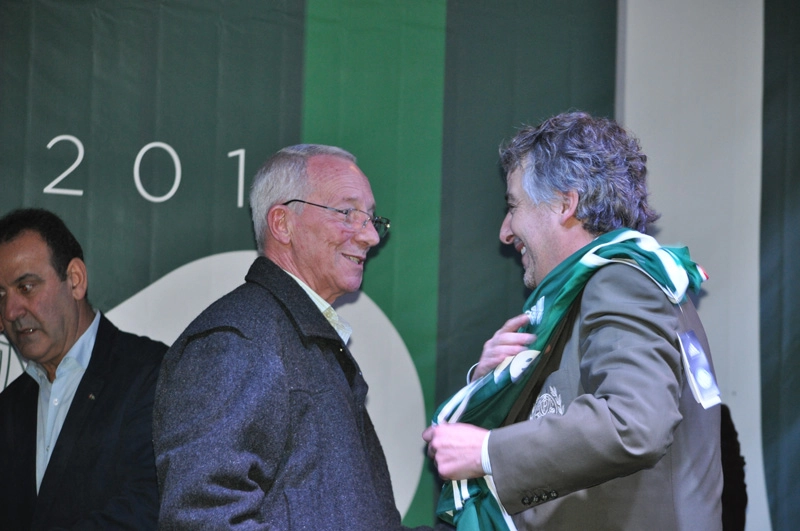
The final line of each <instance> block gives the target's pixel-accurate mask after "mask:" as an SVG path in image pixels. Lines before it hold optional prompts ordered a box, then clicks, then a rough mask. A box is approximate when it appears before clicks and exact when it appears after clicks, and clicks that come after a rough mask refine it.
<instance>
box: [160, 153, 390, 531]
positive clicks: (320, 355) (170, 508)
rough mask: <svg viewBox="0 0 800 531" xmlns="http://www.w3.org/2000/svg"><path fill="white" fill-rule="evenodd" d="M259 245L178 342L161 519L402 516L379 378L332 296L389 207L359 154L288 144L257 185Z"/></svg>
mask: <svg viewBox="0 0 800 531" xmlns="http://www.w3.org/2000/svg"><path fill="white" fill-rule="evenodd" d="M250 207H251V209H252V216H253V227H254V230H255V235H256V241H257V244H258V252H259V257H258V258H257V259H256V261H255V262H254V263H253V265H252V266H251V268H250V271H249V272H248V274H247V276H246V277H245V283H244V284H242V285H241V286H239V287H238V288H237V289H235V290H234V291H232V292H231V293H229V294H228V295H226V296H224V297H222V298H221V299H220V300H218V301H217V302H215V303H214V304H212V305H211V306H210V307H209V308H207V309H206V310H205V311H204V312H203V313H202V314H201V315H200V316H199V317H198V318H197V319H196V320H195V321H194V322H193V323H192V324H190V325H189V327H188V328H187V329H186V331H185V332H184V333H183V334H182V335H181V336H180V338H179V339H178V340H177V341H176V342H175V344H174V345H173V346H172V348H171V349H170V350H169V352H168V353H167V355H166V357H165V360H164V364H163V370H162V373H161V377H160V379H159V384H158V388H157V391H156V404H155V411H154V443H155V451H156V465H157V469H158V479H159V486H160V489H161V515H160V527H161V528H162V529H192V530H194V529H226V528H232V527H236V528H237V529H285V530H288V529H314V530H331V531H334V530H335V531H342V530H348V531H358V530H364V531H374V530H376V529H380V530H392V529H402V525H401V522H400V515H399V513H398V511H397V509H396V507H395V503H394V496H393V493H392V486H391V482H390V478H389V471H388V468H387V465H386V460H385V457H384V454H383V449H382V448H381V445H380V443H379V441H378V437H377V435H376V433H375V430H374V428H373V425H372V422H371V420H370V417H369V414H368V413H367V410H366V407H365V398H366V393H367V384H366V382H365V381H364V379H363V377H362V375H361V371H360V370H359V367H358V365H357V363H356V361H355V360H354V359H353V357H352V356H351V355H350V352H349V351H348V349H347V346H346V345H347V341H348V338H349V336H350V333H351V328H350V326H349V325H348V324H347V323H346V322H344V321H342V320H341V319H339V318H338V317H337V315H336V312H335V310H334V309H333V307H332V306H331V304H332V303H333V302H334V301H335V300H336V299H337V298H338V297H339V296H341V295H343V294H345V293H350V292H353V291H356V290H358V289H359V287H360V286H361V280H362V276H363V273H364V262H365V261H366V259H367V253H368V251H369V249H370V248H371V247H374V246H375V245H377V244H378V243H379V242H380V240H381V237H383V236H385V235H386V232H387V230H388V228H389V220H388V219H386V218H381V217H377V216H375V199H374V197H373V195H372V190H371V188H370V184H369V181H368V180H367V177H366V176H365V175H364V174H363V173H362V172H361V170H360V169H359V168H358V166H357V165H356V160H355V157H353V155H351V154H350V153H348V152H346V151H344V150H342V149H340V148H336V147H331V146H322V145H298V146H292V147H288V148H285V149H282V150H280V151H279V152H278V153H276V154H275V155H274V156H273V157H272V158H270V159H269V160H268V161H267V162H266V163H265V164H264V166H263V167H262V168H261V169H260V170H259V171H258V173H257V174H256V176H255V179H254V182H253V185H252V190H251V194H250Z"/></svg>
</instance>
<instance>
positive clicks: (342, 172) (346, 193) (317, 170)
mask: <svg viewBox="0 0 800 531" xmlns="http://www.w3.org/2000/svg"><path fill="white" fill-rule="evenodd" d="M307 171H308V179H309V184H310V185H311V189H310V193H311V194H312V195H314V196H315V197H318V198H321V199H324V200H338V201H348V202H353V201H362V202H363V203H365V205H366V206H370V207H372V206H373V205H374V203H375V199H374V197H373V195H372V187H371V186H370V183H369V179H367V176H366V175H364V173H363V172H362V171H361V169H360V168H359V167H358V166H357V165H356V163H355V162H352V161H350V160H347V159H345V158H342V157H337V156H334V155H316V156H314V157H311V158H310V159H308V165H307Z"/></svg>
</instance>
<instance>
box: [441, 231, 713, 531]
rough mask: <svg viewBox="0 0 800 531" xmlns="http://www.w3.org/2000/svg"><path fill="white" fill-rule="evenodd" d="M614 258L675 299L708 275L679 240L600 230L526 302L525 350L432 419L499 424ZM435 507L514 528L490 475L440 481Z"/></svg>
mask: <svg viewBox="0 0 800 531" xmlns="http://www.w3.org/2000/svg"><path fill="white" fill-rule="evenodd" d="M612 262H616V263H624V264H627V265H630V266H632V267H635V268H637V269H639V270H640V271H642V272H644V273H645V274H646V275H648V276H649V277H650V278H651V279H652V280H653V282H655V283H656V284H657V285H658V286H659V287H660V288H661V290H662V291H663V292H664V294H665V295H666V296H667V297H668V298H669V300H670V301H672V303H673V304H681V303H682V302H683V301H684V297H685V296H686V290H687V288H690V287H691V288H692V289H693V290H695V291H697V290H699V289H700V284H701V283H702V282H703V281H704V280H705V279H706V278H707V277H706V274H705V272H704V271H703V270H702V268H701V267H700V266H698V265H697V264H695V263H694V262H692V261H691V259H690V257H689V251H688V249H686V248H685V247H683V248H668V247H661V246H660V245H659V244H658V242H657V241H656V240H655V239H654V238H652V237H651V236H648V235H646V234H641V233H639V232H636V231H633V230H629V229H619V230H615V231H612V232H609V233H606V234H603V235H601V236H599V237H598V238H596V239H595V240H594V241H592V242H591V243H590V244H588V245H586V246H585V247H583V248H582V249H580V250H578V251H577V252H575V253H573V254H572V255H571V256H569V257H568V258H567V259H566V260H564V261H563V262H561V263H560V264H559V265H558V266H557V267H556V268H555V269H553V270H552V271H551V272H550V273H549V274H548V275H547V276H546V277H545V278H544V280H543V281H542V283H541V284H540V285H539V286H538V287H537V288H536V289H535V290H534V292H533V293H531V296H530V297H529V298H528V300H527V301H526V302H525V306H524V311H525V313H527V314H528V317H529V319H530V324H529V325H527V326H525V327H523V328H521V329H520V331H521V332H530V333H533V334H536V340H535V341H534V343H533V344H531V345H530V350H527V351H525V352H521V353H519V354H517V355H516V356H513V357H510V358H507V359H506V360H505V361H504V362H503V363H501V364H500V365H498V366H497V367H496V368H495V369H494V371H493V372H491V373H489V374H487V375H486V376H484V377H483V378H481V379H479V380H477V381H475V382H471V383H470V384H469V385H467V386H466V387H464V388H463V389H461V390H460V391H459V392H458V393H456V394H455V395H454V396H453V397H452V398H450V399H449V400H447V401H446V402H444V403H443V404H442V405H441V406H439V408H438V409H437V411H436V413H435V414H434V417H433V423H434V424H441V423H445V422H466V423H469V424H474V425H476V426H480V427H482V428H486V429H493V428H497V427H498V426H500V425H501V423H502V422H503V420H504V419H505V418H506V416H507V414H508V412H509V410H510V409H511V407H512V405H513V404H514V403H515V402H516V400H517V398H518V397H519V394H520V393H521V392H522V389H524V388H525V383H526V381H527V379H528V378H529V377H530V375H531V374H532V373H533V372H534V368H535V367H536V364H537V362H538V355H539V352H540V351H541V350H542V349H543V348H544V347H545V345H547V342H548V341H549V340H550V336H551V335H552V334H553V331H554V330H555V329H556V327H557V325H558V323H559V322H560V321H561V320H562V319H563V318H564V316H565V315H566V312H567V310H568V309H569V307H570V305H571V304H572V302H573V301H574V300H575V298H576V297H577V296H578V294H579V293H580V292H581V290H582V289H583V287H584V286H585V285H586V282H587V281H588V280H589V278H590V277H591V276H592V275H593V274H594V272H595V271H597V269H598V268H600V267H602V266H604V265H606V264H609V263H612ZM436 512H437V515H438V516H439V517H440V518H441V519H443V520H444V521H446V522H449V523H451V524H453V525H455V526H456V528H457V529H458V530H459V531H515V529H516V528H515V526H514V524H513V522H512V521H511V518H510V517H509V516H508V514H507V513H506V512H505V509H503V506H502V504H501V503H500V500H499V499H498V498H497V496H496V492H495V489H494V483H493V481H492V478H491V477H490V476H486V477H485V478H478V479H475V480H468V481H451V482H448V483H446V484H445V485H444V487H443V488H442V493H441V496H440V498H439V506H438V507H437V511H436Z"/></svg>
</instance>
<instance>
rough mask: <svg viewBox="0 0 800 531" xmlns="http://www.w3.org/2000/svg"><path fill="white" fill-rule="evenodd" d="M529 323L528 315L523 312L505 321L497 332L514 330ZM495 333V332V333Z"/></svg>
mask: <svg viewBox="0 0 800 531" xmlns="http://www.w3.org/2000/svg"><path fill="white" fill-rule="evenodd" d="M529 323H530V320H529V319H528V316H527V315H526V314H524V313H522V314H519V315H516V316H514V317H512V318H511V319H509V320H508V321H506V322H505V324H504V325H503V326H502V327H500V330H498V333H499V332H516V331H517V330H518V329H520V328H521V327H523V326H525V325H527V324H529ZM495 335H496V334H495Z"/></svg>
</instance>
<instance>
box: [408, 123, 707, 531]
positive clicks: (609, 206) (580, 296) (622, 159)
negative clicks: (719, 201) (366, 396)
mask: <svg viewBox="0 0 800 531" xmlns="http://www.w3.org/2000/svg"><path fill="white" fill-rule="evenodd" d="M501 159H502V163H503V168H504V170H505V171H506V201H507V205H508V212H507V214H506V217H505V219H504V220H503V223H502V225H501V227H500V240H501V241H502V242H503V243H504V244H508V245H513V247H514V248H515V249H516V250H517V252H519V253H520V254H521V257H522V265H523V268H524V277H523V280H524V283H525V285H526V286H527V287H528V288H530V289H532V290H533V292H532V294H531V296H530V298H529V299H528V302H527V303H526V305H525V310H526V315H521V316H518V317H517V318H513V319H511V320H509V321H508V322H507V324H506V326H505V327H504V328H502V329H501V330H500V331H499V332H498V333H497V334H495V336H494V337H493V338H492V339H490V340H489V341H488V342H487V344H486V347H487V349H488V347H492V348H495V349H496V352H500V350H499V349H497V348H496V347H497V345H498V344H505V345H506V346H507V347H508V348H509V349H510V350H513V352H510V354H517V353H519V354H518V355H517V356H516V357H515V358H514V360H513V361H511V362H510V363H509V364H501V365H500V366H498V369H496V370H494V372H493V373H492V374H489V375H487V377H486V379H483V380H480V383H481V384H483V386H484V387H483V388H481V393H482V394H480V399H481V400H487V401H488V400H491V401H492V402H491V403H492V404H493V406H494V407H490V408H484V409H483V410H479V409H477V407H476V406H475V404H472V405H471V406H467V407H465V408H464V409H463V410H465V411H466V414H465V415H464V417H463V418H464V419H467V420H462V421H459V419H453V418H452V417H449V418H447V419H442V420H443V421H442V422H438V423H437V425H435V426H432V427H430V428H428V429H427V430H426V431H425V433H424V434H423V437H424V439H425V440H426V441H427V442H428V443H429V447H428V453H429V455H430V456H431V457H432V458H433V459H434V461H435V464H436V466H437V468H438V470H439V473H440V474H441V475H442V476H443V477H445V478H447V479H451V480H471V481H473V482H476V483H477V484H478V485H481V483H480V482H481V481H483V482H485V484H487V485H490V486H491V487H493V488H491V489H486V494H487V499H489V500H493V501H496V502H497V504H496V505H495V506H493V505H491V504H488V503H484V501H483V500H478V501H477V502H476V501H474V496H473V497H472V498H469V499H471V500H473V501H469V499H468V500H466V501H465V500H464V498H465V497H466V496H463V495H462V496H461V499H460V500H459V501H460V502H461V504H462V505H463V506H467V505H472V506H475V507H477V512H478V513H479V514H486V511H491V510H492V509H493V508H494V507H497V508H498V510H497V511H495V513H496V514H497V517H498V521H499V522H500V526H499V527H497V529H504V528H509V529H510V528H513V527H515V528H516V529H519V530H523V529H525V530H527V529H537V530H538V529H559V530H560V529H595V530H605V529H615V530H622V529H624V530H637V531H638V530H641V529H649V528H654V529H671V530H694V529H703V530H708V531H711V530H720V529H721V526H722V519H721V504H720V496H721V492H722V470H721V460H720V408H719V406H718V405H717V404H719V389H718V388H717V386H716V384H715V383H714V378H713V366H712V364H711V357H710V351H709V346H708V342H707V339H706V335H705V332H704V331H703V325H702V324H701V322H700V319H699V317H698V314H697V312H696V310H695V308H694V306H693V304H692V302H691V300H689V298H688V297H687V293H686V292H687V289H688V288H690V287H691V288H694V289H695V290H698V289H699V287H700V283H701V282H702V281H703V280H704V279H705V274H704V272H703V271H702V269H701V268H699V266H697V264H695V263H694V262H692V261H691V260H690V259H689V255H688V251H687V250H686V249H685V248H683V249H675V248H665V247H662V246H660V245H659V244H658V242H656V241H655V239H653V238H652V237H650V236H648V235H647V234H644V232H645V231H646V229H647V227H648V225H649V224H650V223H651V222H653V221H655V220H656V219H657V217H658V215H657V214H656V212H654V211H653V210H652V209H651V208H650V206H649V204H648V201H647V186H646V181H645V176H646V171H647V170H646V165H645V162H646V157H645V155H644V154H643V153H642V152H641V149H640V146H639V143H638V141H637V140H636V139H635V138H633V137H632V136H630V135H629V133H627V132H626V131H625V130H624V129H623V128H622V127H620V126H619V125H618V124H617V123H615V122H613V121H611V120H607V119H602V118H594V117H592V116H589V115H588V114H586V113H581V112H574V113H565V114H560V115H557V116H554V117H552V118H550V119H548V120H546V121H545V122H543V123H542V124H540V125H539V126H536V127H526V128H523V129H522V130H520V131H519V133H518V134H517V135H516V136H515V137H514V139H513V140H512V141H511V142H510V143H509V145H508V146H506V147H505V148H504V149H503V150H502V152H501ZM519 327H522V330H520V331H519V332H518V331H517V329H518V328H519ZM529 333H533V334H535V336H531V335H529ZM512 347H513V348H512ZM485 352H486V350H485ZM485 352H484V353H485ZM486 361H487V358H486V357H485V356H484V359H482V360H481V363H479V364H478V367H477V369H476V373H477V376H480V375H482V374H483V373H487V371H488V369H487V367H492V366H493V365H495V364H496V362H497V360H496V359H495V360H494V361H493V362H492V363H486ZM525 367H528V368H529V370H528V371H525V370H524V368H525ZM509 368H510V369H509ZM495 382H500V384H497V385H496V386H495V387H492V386H493V385H495ZM505 382H508V384H507V385H505ZM477 385H480V384H478V383H477V382H476V386H477ZM487 390H490V391H492V392H486V391H487ZM515 391H516V392H515ZM477 394H478V393H476V395H477ZM486 396H489V397H490V398H485V397H486ZM449 406H450V404H446V406H445V407H444V408H442V409H441V411H447V410H448V409H449ZM501 406H502V407H501ZM459 411H462V410H459ZM486 411H488V412H490V413H492V414H495V415H496V417H495V418H493V419H487V415H486V414H484V412H486ZM472 412H475V413H472ZM470 415H472V417H470ZM438 419H439V416H438V415H437V420H438ZM453 420H455V421H456V422H453ZM487 428H488V429H487ZM464 490H466V489H464ZM489 490H491V492H488V491H489ZM461 492H463V491H461ZM458 494H459V493H458V492H456V494H455V495H456V496H458ZM452 499H455V496H453V497H452ZM443 516H444V517H447V515H446V514H444V515H443ZM508 522H511V525H509V524H508ZM503 526H506V527H503ZM512 526H513V527H512Z"/></svg>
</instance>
